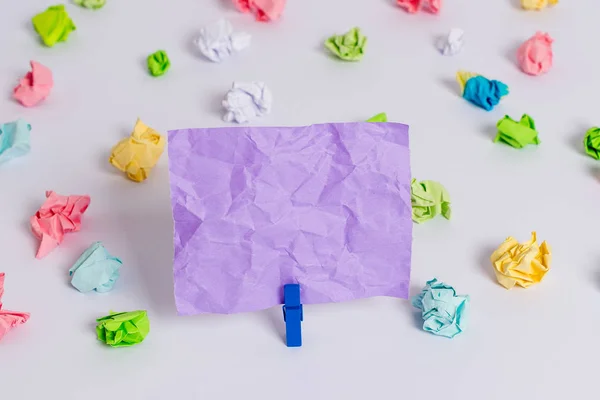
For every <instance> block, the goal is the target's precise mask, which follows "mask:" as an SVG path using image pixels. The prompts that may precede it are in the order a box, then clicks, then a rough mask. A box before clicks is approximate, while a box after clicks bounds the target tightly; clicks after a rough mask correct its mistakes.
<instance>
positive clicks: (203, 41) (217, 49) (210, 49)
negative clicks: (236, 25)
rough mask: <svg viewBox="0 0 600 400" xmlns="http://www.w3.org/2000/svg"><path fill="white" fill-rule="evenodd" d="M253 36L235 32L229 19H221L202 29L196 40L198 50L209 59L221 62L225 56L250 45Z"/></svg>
mask: <svg viewBox="0 0 600 400" xmlns="http://www.w3.org/2000/svg"><path fill="white" fill-rule="evenodd" d="M250 41H251V36H250V35H249V34H248V33H245V32H236V33H234V32H233V28H232V26H231V24H230V23H229V21H227V20H225V19H220V20H218V21H216V22H213V23H212V24H210V25H207V26H205V27H204V28H202V29H201V30H200V35H199V36H198V38H197V39H196V41H195V44H196V46H197V47H198V50H200V52H201V53H202V54H203V55H204V56H205V57H206V58H208V59H209V60H211V61H214V62H221V61H222V60H223V59H224V58H227V57H229V56H230V55H232V54H233V53H237V52H238V51H241V50H243V49H245V48H246V47H248V46H250Z"/></svg>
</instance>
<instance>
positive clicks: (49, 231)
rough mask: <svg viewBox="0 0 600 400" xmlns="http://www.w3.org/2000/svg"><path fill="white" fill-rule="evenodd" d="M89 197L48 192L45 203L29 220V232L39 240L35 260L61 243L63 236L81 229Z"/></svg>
mask: <svg viewBox="0 0 600 400" xmlns="http://www.w3.org/2000/svg"><path fill="white" fill-rule="evenodd" d="M90 201H91V200H90V196H87V195H84V196H78V195H73V196H61V195H59V194H56V193H55V192H53V191H51V190H49V191H47V192H46V201H45V202H44V204H42V206H41V207H40V209H39V210H38V211H37V212H36V213H35V215H33V216H32V217H31V219H30V223H31V230H32V232H33V234H34V235H35V237H37V238H38V239H40V240H41V242H40V247H39V248H38V251H37V254H36V256H35V257H36V258H43V257H45V256H47V255H48V254H49V253H50V252H51V251H52V250H54V249H55V248H56V247H57V246H58V245H59V244H61V243H62V241H63V239H64V235H65V234H66V233H70V232H77V231H79V230H80V229H81V219H82V217H83V213H85V211H86V210H87V209H88V207H89V205H90Z"/></svg>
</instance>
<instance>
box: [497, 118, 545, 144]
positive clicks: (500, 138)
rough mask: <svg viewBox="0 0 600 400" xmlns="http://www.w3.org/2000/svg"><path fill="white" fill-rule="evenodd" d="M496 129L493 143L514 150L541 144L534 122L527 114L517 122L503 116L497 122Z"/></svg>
mask: <svg viewBox="0 0 600 400" xmlns="http://www.w3.org/2000/svg"><path fill="white" fill-rule="evenodd" d="M496 127H497V128H498V134H497V135H496V137H495V138H494V143H496V142H501V143H504V144H507V145H509V146H511V147H514V148H515V149H522V148H523V147H525V146H527V145H528V144H535V145H538V144H540V143H541V142H540V139H539V137H538V131H537V130H536V128H535V122H534V121H533V118H531V117H530V116H529V115H527V114H523V116H521V120H520V121H518V122H517V121H515V120H514V119H512V118H511V117H509V116H508V115H505V116H504V117H503V118H502V119H500V121H498V123H497V124H496Z"/></svg>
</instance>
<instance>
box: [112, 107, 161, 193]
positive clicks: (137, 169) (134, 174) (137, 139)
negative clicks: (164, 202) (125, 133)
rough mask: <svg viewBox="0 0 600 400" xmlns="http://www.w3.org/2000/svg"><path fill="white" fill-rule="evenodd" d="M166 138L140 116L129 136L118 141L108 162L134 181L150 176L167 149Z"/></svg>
mask: <svg viewBox="0 0 600 400" xmlns="http://www.w3.org/2000/svg"><path fill="white" fill-rule="evenodd" d="M165 144H166V140H165V138H164V137H163V136H162V135H161V134H160V133H158V132H157V131H155V130H154V129H152V128H150V127H149V126H148V125H146V124H144V123H143V122H142V121H141V120H140V119H139V118H138V120H137V122H136V123H135V127H134V128H133V132H131V135H130V136H129V137H128V138H125V139H123V140H121V141H119V143H117V144H116V145H115V146H114V147H113V149H112V152H111V154H110V158H109V159H108V162H110V163H111V164H112V165H113V166H114V167H115V168H117V169H118V170H120V171H123V172H125V173H126V174H127V177H128V178H129V179H131V180H132V181H134V182H142V181H144V180H146V179H147V178H148V175H150V171H151V170H152V168H154V166H155V165H156V163H157V162H158V159H159V158H160V156H161V155H162V153H163V151H164V149H165Z"/></svg>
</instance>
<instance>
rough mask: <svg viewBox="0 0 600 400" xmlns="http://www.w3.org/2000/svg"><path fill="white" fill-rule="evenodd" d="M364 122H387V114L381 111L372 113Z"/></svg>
mask: <svg viewBox="0 0 600 400" xmlns="http://www.w3.org/2000/svg"><path fill="white" fill-rule="evenodd" d="M365 122H388V118H387V114H386V113H384V112H382V113H379V114H377V115H373V116H372V117H371V118H369V119H368V120H366V121H365Z"/></svg>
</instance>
